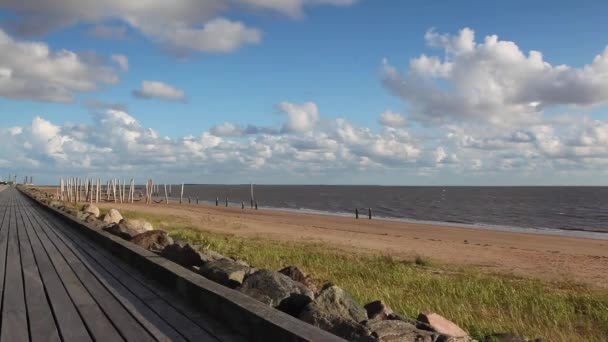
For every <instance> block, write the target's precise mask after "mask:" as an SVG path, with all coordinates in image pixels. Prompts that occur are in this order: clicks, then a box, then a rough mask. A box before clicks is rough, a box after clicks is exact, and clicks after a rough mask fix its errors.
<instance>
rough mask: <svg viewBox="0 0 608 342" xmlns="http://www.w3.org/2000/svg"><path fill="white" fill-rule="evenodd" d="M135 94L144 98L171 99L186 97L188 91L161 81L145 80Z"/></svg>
mask: <svg viewBox="0 0 608 342" xmlns="http://www.w3.org/2000/svg"><path fill="white" fill-rule="evenodd" d="M133 95H134V96H135V97H139V98H143V99H152V98H157V99H162V100H169V101H183V100H185V99H186V93H185V92H184V91H183V90H181V89H178V88H176V87H174V86H172V85H169V84H167V83H163V82H160V81H143V82H142V84H141V89H138V90H134V91H133Z"/></svg>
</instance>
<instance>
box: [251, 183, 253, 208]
mask: <svg viewBox="0 0 608 342" xmlns="http://www.w3.org/2000/svg"><path fill="white" fill-rule="evenodd" d="M250 191H251V208H252V209H253V183H251V188H250Z"/></svg>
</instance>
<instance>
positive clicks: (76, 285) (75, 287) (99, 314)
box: [28, 213, 123, 341]
mask: <svg viewBox="0 0 608 342" xmlns="http://www.w3.org/2000/svg"><path fill="white" fill-rule="evenodd" d="M28 217H30V219H31V220H30V222H32V226H33V232H34V234H35V235H36V236H37V238H38V239H39V240H40V243H41V245H42V247H43V248H44V250H45V251H46V254H47V255H48V256H49V259H50V261H51V263H52V264H53V267H54V268H55V272H57V275H58V276H59V279H60V280H61V282H62V283H63V286H64V287H65V289H66V291H67V293H68V294H69V296H70V298H71V299H72V302H73V303H74V305H75V306H76V309H77V310H78V312H79V313H80V316H81V317H82V320H83V322H84V324H85V325H86V327H87V329H88V331H89V332H90V334H91V335H92V337H93V338H94V339H95V340H98V341H121V340H123V338H122V337H121V336H120V334H119V333H118V331H117V330H116V328H115V327H114V326H113V325H112V323H111V322H110V320H109V319H108V318H107V317H106V315H105V314H104V313H103V311H102V310H101V308H100V307H99V305H98V304H97V303H96V302H95V300H94V299H93V297H91V294H90V293H89V292H88V291H87V289H86V288H85V287H84V286H83V284H82V283H81V282H80V280H79V279H78V277H77V276H76V275H75V274H74V272H73V271H72V269H71V268H70V266H69V265H68V264H67V262H66V261H65V259H64V258H63V256H62V255H61V254H60V253H59V251H58V250H57V248H56V247H55V246H54V245H53V244H52V243H51V241H49V239H48V238H47V236H46V235H45V234H44V233H42V232H41V227H40V222H39V221H38V217H37V215H35V214H33V213H30V214H29V215H28Z"/></svg>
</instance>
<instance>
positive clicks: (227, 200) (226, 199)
mask: <svg viewBox="0 0 608 342" xmlns="http://www.w3.org/2000/svg"><path fill="white" fill-rule="evenodd" d="M226 207H228V196H226Z"/></svg>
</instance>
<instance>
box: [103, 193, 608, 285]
mask: <svg viewBox="0 0 608 342" xmlns="http://www.w3.org/2000/svg"><path fill="white" fill-rule="evenodd" d="M98 206H99V207H100V208H106V209H107V208H115V209H118V210H119V211H120V210H126V211H131V212H135V213H140V214H141V215H142V216H143V217H142V218H144V219H145V217H146V215H149V216H151V217H160V218H163V220H164V221H167V222H164V224H166V226H171V225H172V224H175V222H171V219H173V220H175V221H177V220H179V221H177V222H180V224H182V225H184V224H185V225H187V226H188V227H191V228H195V229H199V230H202V231H210V232H214V233H222V234H230V235H236V236H240V237H254V238H263V239H271V240H278V241H293V242H309V243H311V242H312V243H321V244H328V245H331V246H334V247H336V248H342V249H345V250H352V251H356V252H371V253H376V254H382V255H387V256H391V257H396V258H412V257H416V256H423V257H426V258H429V259H431V260H434V261H438V262H440V263H442V264H445V265H452V266H456V267H457V266H459V265H462V266H474V267H476V268H478V269H480V270H483V271H489V272H498V273H503V274H513V275H516V276H523V277H527V278H537V279H542V280H549V281H569V282H576V283H584V284H587V285H591V286H592V287H599V288H608V241H606V240H597V239H588V238H582V237H570V236H558V235H549V234H547V235H542V234H530V233H528V232H525V233H521V232H510V231H501V230H489V229H471V228H462V227H454V226H448V225H432V224H426V223H425V224H421V223H406V222H396V221H392V220H380V219H378V220H371V221H370V220H368V219H359V220H355V219H354V218H352V217H344V216H333V215H319V214H313V213H303V212H292V211H283V210H271V209H262V210H257V211H256V210H251V209H245V210H243V209H241V208H240V207H238V208H236V207H228V208H226V207H222V206H219V207H216V206H214V205H213V206H209V205H206V204H198V205H196V204H181V205H180V204H179V203H172V202H170V203H169V204H168V205H167V204H152V205H145V204H143V203H141V204H138V203H134V204H120V203H112V202H103V203H99V204H98ZM159 228H160V229H162V228H163V227H162V226H161V227H159Z"/></svg>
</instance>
